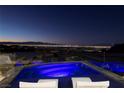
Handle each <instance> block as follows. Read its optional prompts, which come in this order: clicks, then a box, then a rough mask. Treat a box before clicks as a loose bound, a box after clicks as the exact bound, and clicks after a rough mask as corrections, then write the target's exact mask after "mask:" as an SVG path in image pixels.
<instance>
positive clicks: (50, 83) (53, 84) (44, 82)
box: [19, 79, 58, 88]
mask: <svg viewBox="0 0 124 93" xmlns="http://www.w3.org/2000/svg"><path fill="white" fill-rule="evenodd" d="M19 87H20V88H58V79H40V80H39V81H38V82H36V83H32V82H19Z"/></svg>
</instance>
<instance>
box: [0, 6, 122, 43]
mask: <svg viewBox="0 0 124 93" xmlns="http://www.w3.org/2000/svg"><path fill="white" fill-rule="evenodd" d="M0 41H43V42H55V43H66V44H99V43H100V44H102V43H105V44H106V43H107V44H108V43H124V6H0Z"/></svg>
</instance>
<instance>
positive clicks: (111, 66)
mask: <svg viewBox="0 0 124 93" xmlns="http://www.w3.org/2000/svg"><path fill="white" fill-rule="evenodd" d="M90 63H92V64H95V65H97V66H99V67H102V68H104V69H106V70H109V71H112V72H114V73H117V74H120V73H124V62H97V61H90Z"/></svg>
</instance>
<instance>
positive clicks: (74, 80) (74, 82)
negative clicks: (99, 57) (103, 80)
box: [72, 77, 92, 88]
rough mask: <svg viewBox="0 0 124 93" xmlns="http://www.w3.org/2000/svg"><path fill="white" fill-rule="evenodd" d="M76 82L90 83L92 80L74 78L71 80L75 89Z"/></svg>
mask: <svg viewBox="0 0 124 93" xmlns="http://www.w3.org/2000/svg"><path fill="white" fill-rule="evenodd" d="M77 81H82V82H92V80H91V79H90V78H89V77H76V78H72V84H73V88H76V85H77V84H76V83H77Z"/></svg>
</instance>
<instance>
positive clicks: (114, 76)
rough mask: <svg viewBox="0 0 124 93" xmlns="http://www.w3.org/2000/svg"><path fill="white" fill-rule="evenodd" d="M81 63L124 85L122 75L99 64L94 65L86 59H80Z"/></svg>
mask: <svg viewBox="0 0 124 93" xmlns="http://www.w3.org/2000/svg"><path fill="white" fill-rule="evenodd" d="M82 63H83V64H85V65H87V66H89V67H91V68H92V69H94V70H96V71H98V72H100V73H102V74H104V75H105V76H108V77H110V78H111V79H113V80H115V81H117V82H119V83H121V84H122V85H124V78H123V77H122V76H120V75H118V74H116V73H113V72H111V71H109V70H106V69H103V68H101V67H99V66H96V65H94V64H92V63H90V62H88V61H82Z"/></svg>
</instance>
